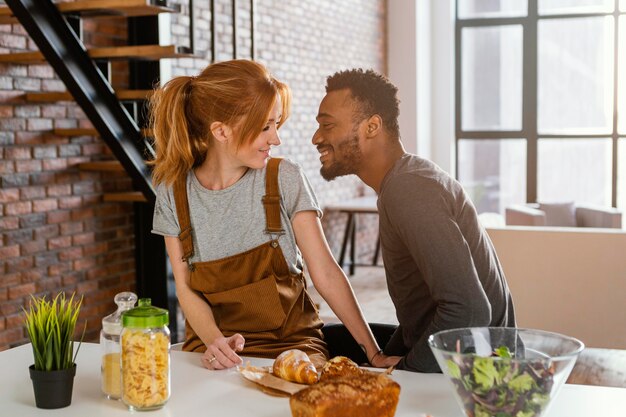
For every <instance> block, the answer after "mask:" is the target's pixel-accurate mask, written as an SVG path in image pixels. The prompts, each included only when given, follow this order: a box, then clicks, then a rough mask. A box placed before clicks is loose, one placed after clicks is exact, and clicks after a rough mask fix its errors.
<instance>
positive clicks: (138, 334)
mask: <svg viewBox="0 0 626 417" xmlns="http://www.w3.org/2000/svg"><path fill="white" fill-rule="evenodd" d="M168 324H169V315H168V312H167V310H164V309H162V308H158V307H154V306H152V305H151V301H150V299H149V298H141V299H139V305H138V306H137V307H135V308H133V309H132V310H128V311H125V312H124V313H123V314H122V326H123V330H122V336H121V345H122V401H123V402H124V404H126V405H127V406H128V408H129V409H130V410H131V411H133V410H154V409H157V408H161V407H162V406H163V405H165V403H166V402H167V400H168V399H169V397H170V352H169V351H170V331H169V329H168V327H167V325H168Z"/></svg>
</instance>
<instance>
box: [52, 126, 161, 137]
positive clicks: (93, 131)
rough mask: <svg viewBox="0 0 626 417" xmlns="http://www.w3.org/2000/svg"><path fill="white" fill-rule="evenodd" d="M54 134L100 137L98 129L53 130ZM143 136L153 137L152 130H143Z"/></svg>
mask: <svg viewBox="0 0 626 417" xmlns="http://www.w3.org/2000/svg"><path fill="white" fill-rule="evenodd" d="M52 134H54V135H56V136H63V137H72V136H99V133H98V131H97V130H96V129H94V128H90V127H75V128H69V129H60V128H59V129H53V130H52ZM141 134H142V135H143V136H144V137H151V136H152V129H146V128H144V129H141Z"/></svg>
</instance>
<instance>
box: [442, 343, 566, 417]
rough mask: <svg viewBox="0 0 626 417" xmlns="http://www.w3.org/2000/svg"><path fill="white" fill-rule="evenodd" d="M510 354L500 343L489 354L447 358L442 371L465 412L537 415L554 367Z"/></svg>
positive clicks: (494, 416)
mask: <svg viewBox="0 0 626 417" xmlns="http://www.w3.org/2000/svg"><path fill="white" fill-rule="evenodd" d="M522 352H523V351H522ZM517 353H518V354H519V352H517ZM514 356H515V355H512V354H511V351H510V350H509V349H508V347H506V346H500V347H498V348H497V349H495V350H494V351H493V353H492V356H491V357H481V356H477V355H475V354H469V355H467V354H464V355H458V356H456V357H454V359H448V360H447V362H446V365H447V369H446V371H447V372H446V373H447V374H448V376H449V377H450V378H451V380H452V382H453V383H454V386H455V388H456V391H457V394H458V395H459V397H460V398H461V400H462V401H463V404H464V406H465V410H466V413H467V415H468V416H474V417H538V416H540V415H541V413H542V412H543V410H544V409H545V407H546V405H547V404H548V402H549V401H550V392H551V389H552V385H553V384H554V381H553V375H554V368H553V366H552V365H551V362H550V361H549V360H547V359H537V360H533V361H518V360H516V358H514Z"/></svg>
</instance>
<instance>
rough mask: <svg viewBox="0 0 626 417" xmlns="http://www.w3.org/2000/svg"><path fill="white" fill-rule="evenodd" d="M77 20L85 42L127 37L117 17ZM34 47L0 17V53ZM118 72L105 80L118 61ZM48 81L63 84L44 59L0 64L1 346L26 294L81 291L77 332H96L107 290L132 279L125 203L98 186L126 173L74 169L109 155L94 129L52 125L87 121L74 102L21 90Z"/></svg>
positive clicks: (122, 179)
mask: <svg viewBox="0 0 626 417" xmlns="http://www.w3.org/2000/svg"><path fill="white" fill-rule="evenodd" d="M85 29H86V32H87V33H90V34H92V36H88V37H87V38H86V39H85V41H86V43H87V44H88V45H96V46H105V45H106V46H109V45H115V44H119V43H124V42H125V39H126V28H125V24H120V22H119V19H117V20H114V22H112V21H104V20H95V19H87V20H86V21H85ZM35 49H36V47H35V45H34V43H33V42H32V40H30V39H29V37H28V36H27V35H26V33H25V32H24V30H23V28H22V27H21V26H20V25H0V53H5V52H18V51H22V50H35ZM114 65H118V64H114ZM118 66H119V65H118ZM117 74H118V75H117V76H116V77H114V82H115V81H116V80H118V79H120V76H119V74H123V68H122V69H120V70H118V71H117ZM122 78H123V77H122ZM119 82H120V83H123V80H120V81H119ZM57 90H65V86H64V85H63V83H62V82H61V81H60V80H59V79H58V78H57V77H56V75H55V74H54V71H53V70H52V69H51V67H50V66H48V65H30V66H27V65H8V64H0V232H1V234H2V237H1V239H0V350H3V349H6V348H8V347H11V346H15V345H18V344H21V343H24V342H25V341H26V339H25V335H24V331H23V328H22V307H26V306H27V305H28V300H29V294H35V295H49V296H53V295H54V294H56V293H57V292H58V291H60V290H65V291H69V292H72V291H76V292H77V293H78V294H79V295H84V297H85V299H84V303H83V308H82V312H81V315H80V321H81V322H80V323H79V326H78V327H80V328H81V329H82V325H83V323H84V322H85V321H86V322H87V325H88V327H87V334H86V340H97V337H98V333H99V330H100V325H101V322H100V320H101V318H102V316H104V315H105V314H107V313H108V312H110V311H111V310H112V309H113V306H114V304H113V303H112V301H111V300H112V299H113V296H114V295H115V294H116V293H118V292H120V291H125V290H132V289H133V288H134V283H135V271H134V268H135V266H134V226H133V209H132V206H131V205H129V204H119V203H104V202H103V193H104V192H106V191H122V190H130V189H131V183H130V181H129V179H128V178H127V176H126V175H125V174H123V173H119V174H117V173H107V174H106V175H105V174H102V173H99V172H81V171H79V170H78V168H77V165H78V164H79V163H82V162H88V161H92V160H97V159H102V158H106V157H108V156H109V155H110V152H109V150H108V148H107V147H106V146H105V145H104V143H103V142H102V141H101V140H100V139H99V138H96V137H89V136H83V137H72V138H68V137H62V136H55V135H54V134H53V133H52V129H54V128H74V127H90V124H89V122H88V120H86V118H85V116H84V114H83V113H82V111H81V110H80V108H79V107H78V106H77V105H75V104H74V103H69V102H59V103H50V104H47V103H46V104H38V103H37V104H29V103H27V102H25V101H24V98H23V95H24V93H26V92H38V91H57Z"/></svg>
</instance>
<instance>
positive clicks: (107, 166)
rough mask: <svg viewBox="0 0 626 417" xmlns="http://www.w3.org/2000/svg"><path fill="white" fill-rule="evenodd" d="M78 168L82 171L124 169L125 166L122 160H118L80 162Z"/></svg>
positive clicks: (120, 170)
mask: <svg viewBox="0 0 626 417" xmlns="http://www.w3.org/2000/svg"><path fill="white" fill-rule="evenodd" d="M78 169H80V170H81V171H115V172H122V171H124V167H123V166H122V164H121V163H120V161H116V160H111V161H92V162H83V163H82V164H78Z"/></svg>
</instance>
